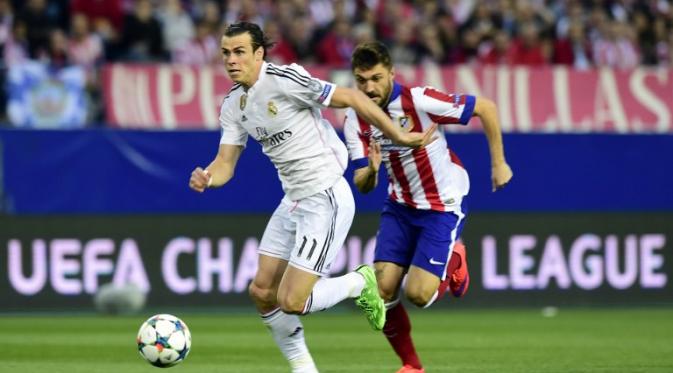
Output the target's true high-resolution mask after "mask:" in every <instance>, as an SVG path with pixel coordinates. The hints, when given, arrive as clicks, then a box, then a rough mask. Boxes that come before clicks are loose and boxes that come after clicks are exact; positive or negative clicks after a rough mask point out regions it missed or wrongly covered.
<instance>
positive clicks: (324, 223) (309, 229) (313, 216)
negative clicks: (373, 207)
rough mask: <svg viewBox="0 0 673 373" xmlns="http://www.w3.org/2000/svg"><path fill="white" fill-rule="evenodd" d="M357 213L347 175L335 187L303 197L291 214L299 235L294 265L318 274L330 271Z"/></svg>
mask: <svg viewBox="0 0 673 373" xmlns="http://www.w3.org/2000/svg"><path fill="white" fill-rule="evenodd" d="M354 214H355V203H354V201H353V194H352V192H351V190H350V187H349V186H348V183H347V182H346V181H345V180H344V179H343V178H342V179H340V181H339V182H337V183H336V184H335V185H334V186H333V187H332V188H329V189H327V190H325V191H322V192H320V193H316V194H314V195H312V196H310V197H307V198H304V199H302V200H300V201H299V202H298V204H297V206H296V208H295V210H294V211H293V212H292V216H291V218H292V219H293V220H294V221H295V223H296V226H297V235H296V244H295V248H294V249H293V250H292V254H291V256H290V266H291V267H295V268H297V269H300V270H303V271H305V272H308V273H312V274H314V275H317V276H324V275H326V274H327V273H329V269H330V266H331V264H332V262H333V261H334V259H335V258H336V256H337V254H338V253H339V250H341V248H342V247H343V244H344V241H345V240H346V236H347V235H348V230H349V229H350V226H351V224H352V223H353V215H354Z"/></svg>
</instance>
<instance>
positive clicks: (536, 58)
mask: <svg viewBox="0 0 673 373" xmlns="http://www.w3.org/2000/svg"><path fill="white" fill-rule="evenodd" d="M548 55H549V53H548V51H545V46H544V44H543V41H541V40H540V37H539V35H538V28H537V26H536V25H535V24H534V23H533V22H528V23H525V24H523V25H520V27H519V35H518V37H517V38H516V39H515V40H514V42H513V43H512V64H514V65H526V66H542V65H543V64H545V63H547V61H548V60H549V59H548Z"/></svg>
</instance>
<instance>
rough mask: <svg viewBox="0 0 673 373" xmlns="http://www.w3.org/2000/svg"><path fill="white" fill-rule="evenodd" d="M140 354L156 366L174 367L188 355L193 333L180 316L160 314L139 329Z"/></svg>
mask: <svg viewBox="0 0 673 373" xmlns="http://www.w3.org/2000/svg"><path fill="white" fill-rule="evenodd" d="M137 341H138V351H139V352H140V356H142V357H143V358H144V359H145V360H147V361H148V362H149V363H150V364H152V365H154V366H155V367H160V368H168V367H172V366H174V365H176V364H178V363H180V362H182V361H183V360H185V358H186V357H187V355H188V354H189V350H190V349H191V347H192V335H191V333H190V332H189V328H188V327H187V324H185V323H184V322H183V321H182V320H180V319H179V318H177V317H175V316H173V315H168V314H160V315H154V316H152V317H150V318H149V319H147V321H145V322H144V323H143V325H141V326H140V330H139V331H138V338H137Z"/></svg>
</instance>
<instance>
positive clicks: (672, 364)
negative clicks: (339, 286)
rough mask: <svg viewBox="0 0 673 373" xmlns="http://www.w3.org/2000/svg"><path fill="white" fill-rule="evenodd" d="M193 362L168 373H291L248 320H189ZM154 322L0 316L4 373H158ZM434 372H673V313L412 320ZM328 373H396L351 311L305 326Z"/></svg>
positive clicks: (375, 336)
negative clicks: (145, 348) (147, 331)
mask: <svg viewBox="0 0 673 373" xmlns="http://www.w3.org/2000/svg"><path fill="white" fill-rule="evenodd" d="M177 315H178V316H179V317H181V318H182V319H183V320H184V321H185V322H186V323H187V324H188V325H189V327H190V329H191V331H192V338H193V345H192V351H191V353H190V355H189V356H188V357H187V360H186V361H185V362H183V363H182V364H180V365H178V366H176V367H173V368H170V372H174V373H179V372H183V373H187V372H190V373H191V372H199V373H208V372H236V373H246V372H249V373H271V372H289V368H288V366H287V364H286V363H285V361H284V359H283V358H282V357H281V355H280V352H278V351H277V349H276V348H275V345H273V342H272V339H271V337H270V335H269V334H268V332H267V330H266V329H265V328H264V326H262V324H261V322H260V321H259V320H258V318H257V317H256V316H255V315H254V314H253V313H252V312H247V313H238V314H232V313H221V314H217V313H209V314H204V313H185V314H180V313H179V312H177ZM147 316H151V315H150V314H147V315H145V314H143V315H139V316H124V317H102V316H95V315H83V316H67V315H54V316H44V315H40V316H23V315H22V316H0V372H12V373H14V372H40V373H55V372H64V373H99V372H100V373H108V372H110V373H112V372H114V373H121V372H123V373H132V372H157V371H158V369H159V368H155V367H152V366H151V365H149V364H147V363H146V362H144V361H143V360H142V359H141V357H140V355H139V354H138V352H137V349H136V345H135V336H136V332H137V330H138V328H139V326H140V324H141V323H142V321H144V319H145V318H146V317H147ZM411 318H412V321H413V324H414V331H413V334H414V337H415V339H416V347H417V350H418V351H419V353H420V355H421V358H422V360H423V361H424V363H425V366H426V371H427V372H429V373H431V372H564V373H565V372H606V373H607V372H673V309H671V308H653V309H561V310H560V312H559V313H558V315H557V316H555V317H543V316H542V314H541V312H540V310H532V309H530V310H511V309H490V310H482V309H479V310H470V309H464V308H463V309H460V310H450V309H442V310H428V311H414V312H412V313H411ZM303 321H304V326H305V328H306V336H307V341H308V344H309V348H310V349H311V351H312V353H313V356H314V359H315V360H316V363H317V364H318V367H319V368H320V371H321V372H323V373H329V372H372V373H376V372H395V371H396V369H397V368H399V363H398V360H397V357H396V356H395V355H394V354H393V352H392V350H391V349H390V348H389V346H388V344H387V342H386V340H385V339H384V337H383V336H382V335H381V334H380V333H377V332H374V331H372V330H370V329H369V327H368V325H367V323H366V321H365V319H364V317H363V316H362V315H360V314H358V313H355V312H351V311H350V310H342V311H328V312H324V313H320V314H316V315H310V316H307V317H304V318H303Z"/></svg>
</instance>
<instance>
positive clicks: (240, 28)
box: [224, 21, 275, 58]
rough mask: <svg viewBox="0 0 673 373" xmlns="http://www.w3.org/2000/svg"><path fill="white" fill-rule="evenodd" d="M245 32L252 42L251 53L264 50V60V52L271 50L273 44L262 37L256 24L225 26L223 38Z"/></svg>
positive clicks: (260, 30) (264, 36)
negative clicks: (260, 48) (260, 49)
mask: <svg viewBox="0 0 673 373" xmlns="http://www.w3.org/2000/svg"><path fill="white" fill-rule="evenodd" d="M246 32H247V33H248V34H250V39H251V40H252V51H253V52H254V51H256V50H257V48H259V47H262V48H264V58H266V51H267V50H269V49H271V47H273V45H274V44H275V43H273V42H272V41H271V40H270V39H269V38H268V37H267V36H266V35H264V31H262V29H261V28H260V27H259V26H258V25H257V24H256V23H252V22H245V21H241V22H238V23H232V24H230V25H229V26H227V29H226V30H225V31H224V36H226V37H232V36H236V35H240V34H243V33H246Z"/></svg>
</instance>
